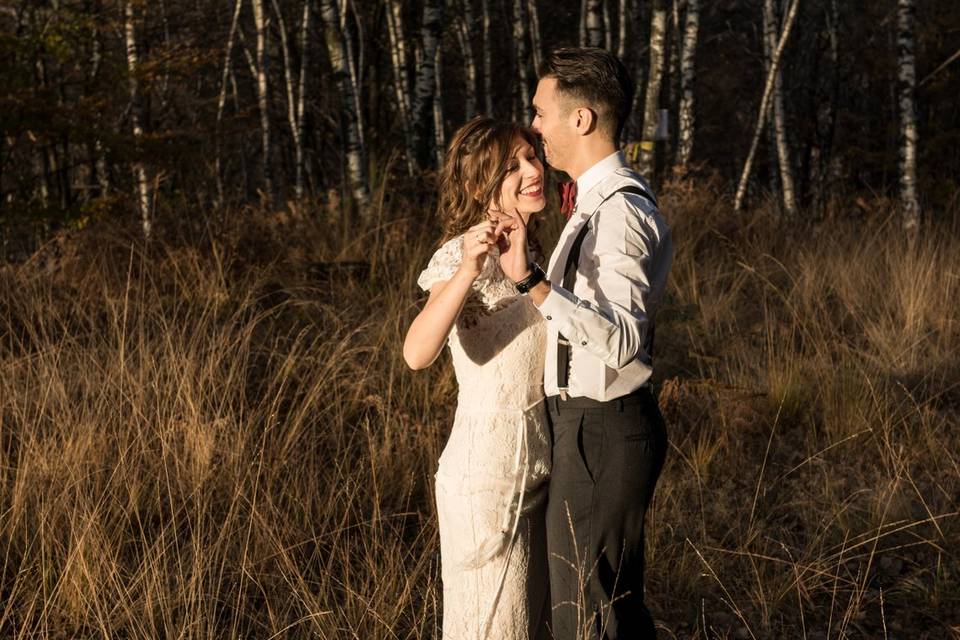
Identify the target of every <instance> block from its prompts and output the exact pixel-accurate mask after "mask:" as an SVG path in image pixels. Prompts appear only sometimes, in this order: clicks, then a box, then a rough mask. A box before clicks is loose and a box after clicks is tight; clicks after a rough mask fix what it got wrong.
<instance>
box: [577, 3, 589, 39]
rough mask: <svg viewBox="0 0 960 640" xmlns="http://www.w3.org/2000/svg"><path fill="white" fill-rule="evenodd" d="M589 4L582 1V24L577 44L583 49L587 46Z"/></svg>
mask: <svg viewBox="0 0 960 640" xmlns="http://www.w3.org/2000/svg"><path fill="white" fill-rule="evenodd" d="M587 2H589V0H580V24H579V31H578V37H579V39H578V40H577V42H579V43H580V46H581V47H585V46H587Z"/></svg>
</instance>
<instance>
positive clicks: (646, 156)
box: [638, 0, 667, 180]
mask: <svg viewBox="0 0 960 640" xmlns="http://www.w3.org/2000/svg"><path fill="white" fill-rule="evenodd" d="M666 30H667V6H666V0H654V2H653V14H652V15H651V17H650V65H649V72H648V73H647V91H646V100H645V101H644V105H643V136H642V139H641V141H640V162H639V167H638V170H639V172H640V175H642V176H643V177H644V178H646V179H647V180H652V179H653V173H654V170H655V169H656V166H657V162H656V161H657V158H656V143H655V142H654V135H655V133H656V131H657V124H658V118H659V110H660V109H659V108H660V88H661V86H662V84H663V67H664V54H665V53H666V52H665V51H664V48H665V45H666V37H665V36H666Z"/></svg>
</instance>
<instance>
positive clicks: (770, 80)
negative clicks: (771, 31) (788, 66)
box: [733, 0, 800, 211]
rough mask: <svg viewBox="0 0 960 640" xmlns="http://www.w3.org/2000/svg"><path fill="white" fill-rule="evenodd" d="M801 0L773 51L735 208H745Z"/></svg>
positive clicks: (796, 1) (796, 0) (794, 4)
mask: <svg viewBox="0 0 960 640" xmlns="http://www.w3.org/2000/svg"><path fill="white" fill-rule="evenodd" d="M799 4H800V0H792V1H791V3H790V9H789V10H788V11H787V17H786V19H785V20H784V25H783V31H782V32H781V33H780V41H779V42H778V43H777V48H776V49H775V50H774V52H773V57H772V58H771V60H770V72H769V73H768V74H767V82H766V85H765V86H764V89H763V97H762V98H761V99H760V114H759V115H758V116H757V126H756V128H755V129H754V132H753V141H752V142H751V143H750V151H749V153H748V154H747V160H746V162H744V164H743V172H742V173H741V174H740V183H739V184H738V185H737V195H736V198H735V199H734V203H733V208H734V210H736V211H740V210H742V208H743V199H744V197H745V196H746V194H747V182H749V180H750V170H751V169H752V168H753V159H754V157H755V156H756V154H757V145H758V144H759V143H760V136H761V134H762V133H763V127H764V125H765V124H766V121H767V114H768V112H769V110H770V103H771V100H770V98H771V95H772V94H773V85H774V81H775V79H776V74H777V70H778V69H779V68H780V56H781V55H782V54H783V49H784V47H785V46H786V44H787V39H788V38H789V37H790V31H791V30H792V29H793V21H794V19H795V18H796V17H797V7H798V6H799Z"/></svg>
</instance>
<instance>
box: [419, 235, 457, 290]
mask: <svg viewBox="0 0 960 640" xmlns="http://www.w3.org/2000/svg"><path fill="white" fill-rule="evenodd" d="M462 260H463V235H459V236H455V237H453V238H450V239H449V240H447V241H446V242H444V243H443V244H442V245H440V248H438V249H437V250H436V251H434V252H433V255H432V256H430V261H429V262H428V263H427V267H426V268H425V269H424V270H423V271H422V272H421V273H420V277H419V278H417V284H418V285H419V286H420V288H421V289H423V290H424V291H429V290H430V288H431V287H432V286H433V285H434V284H436V283H437V282H439V281H442V280H449V279H450V278H451V277H452V276H453V274H454V273H456V271H457V269H459V268H460V262H461V261H462Z"/></svg>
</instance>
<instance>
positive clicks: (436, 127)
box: [433, 46, 447, 169]
mask: <svg viewBox="0 0 960 640" xmlns="http://www.w3.org/2000/svg"><path fill="white" fill-rule="evenodd" d="M433 67H434V74H433V152H434V166H436V168H437V169H440V168H441V167H443V153H444V151H445V150H446V147H447V141H446V135H445V132H444V130H443V82H442V78H441V75H442V74H441V70H442V69H443V47H441V46H438V47H437V50H436V53H434V61H433Z"/></svg>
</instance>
